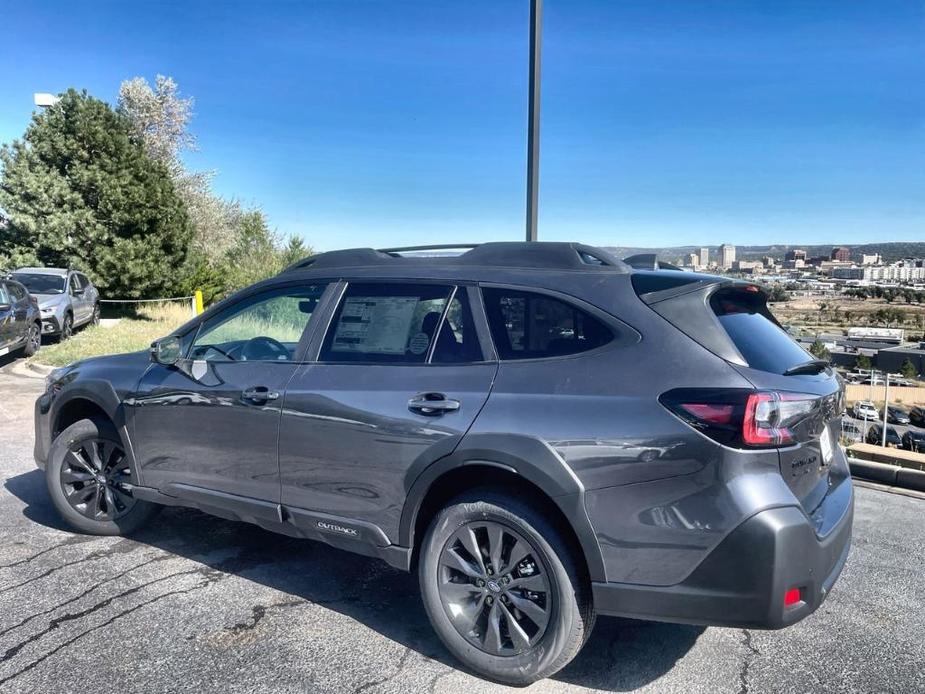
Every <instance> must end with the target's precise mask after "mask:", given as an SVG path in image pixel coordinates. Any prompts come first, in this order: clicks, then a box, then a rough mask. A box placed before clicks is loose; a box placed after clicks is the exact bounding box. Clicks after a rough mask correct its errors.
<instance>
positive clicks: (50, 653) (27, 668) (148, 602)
mask: <svg viewBox="0 0 925 694" xmlns="http://www.w3.org/2000/svg"><path fill="white" fill-rule="evenodd" d="M203 573H204V572H203ZM227 575H228V574H219V576H218V577H211V576H207V575H206V576H204V580H202V581H200V582H199V583H198V584H197V585H195V586H192V587H190V588H183V589H179V590H171V591H168V592H166V593H161V594H160V595H157V596H155V597H153V598H151V599H150V600H146V601H145V602H141V603H138V604H137V605H135V606H134V607H130V608H129V609H127V610H123V611H122V612H119V613H117V614H115V615H113V616H112V617H110V618H109V619H107V620H106V621H105V622H102V623H100V624H97V625H96V626H95V627H92V628H90V629H87V630H86V631H82V632H80V633H79V634H77V635H76V636H73V637H72V638H70V639H68V640H67V641H65V642H64V643H62V644H60V645H58V646H57V647H56V648H53V649H52V650H50V651H48V652H47V653H46V654H44V655H43V656H42V657H40V658H38V659H36V660H34V661H32V662H31V663H29V664H28V665H26V666H25V667H24V668H22V669H21V670H17V671H16V672H14V673H13V674H12V675H8V676H7V677H4V678H3V679H0V686H3V685H4V684H6V683H7V682H9V681H10V680H12V679H15V678H17V677H19V676H20V675H22V674H25V673H26V672H29V671H30V670H32V669H34V668H36V667H38V666H39V665H40V664H41V663H43V662H44V661H46V660H48V659H49V658H50V657H52V656H53V655H55V654H56V653H58V652H59V651H61V650H62V649H64V648H67V647H68V646H70V645H71V644H73V643H74V642H75V641H77V640H78V639H81V638H83V637H84V636H87V635H88V634H92V633H93V632H95V631H99V630H100V629H103V628H105V627H108V626H109V625H110V624H112V623H113V622H115V621H116V620H117V619H120V618H122V617H125V616H126V615H129V614H131V613H133V612H137V611H138V610H140V609H141V608H143V607H147V606H148V605H151V604H153V603H155V602H158V601H159V600H163V599H164V598H169V597H171V596H173V595H186V594H188V593H192V592H193V591H196V590H199V589H201V588H205V587H207V586H209V585H211V584H213V583H215V582H217V581H220V580H222V578H225V577H226V576H227Z"/></svg>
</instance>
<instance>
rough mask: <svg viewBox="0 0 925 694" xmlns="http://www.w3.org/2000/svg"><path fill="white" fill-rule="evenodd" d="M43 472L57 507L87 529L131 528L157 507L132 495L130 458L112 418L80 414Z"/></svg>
mask: <svg viewBox="0 0 925 694" xmlns="http://www.w3.org/2000/svg"><path fill="white" fill-rule="evenodd" d="M45 478H46V482H47V484H48V491H49V493H50V494H51V500H52V503H54V505H55V508H56V509H57V510H58V513H60V514H61V517H62V518H64V520H65V521H67V522H68V524H70V525H71V526H73V527H74V528H76V529H77V530H80V531H82V532H85V533H90V534H93V535H123V534H127V533H131V532H133V531H134V530H137V529H138V528H139V527H141V525H142V524H143V523H145V521H147V520H148V519H149V518H150V517H151V516H152V515H153V514H154V513H155V512H156V511H157V510H158V508H159V507H158V506H157V504H152V503H149V502H146V501H140V500H138V499H135V498H134V497H133V496H132V491H131V489H132V485H131V480H132V478H133V473H132V469H131V462H130V460H129V458H128V456H127V455H126V453H125V449H124V448H123V445H122V441H121V439H120V438H119V434H118V432H117V431H116V430H115V427H113V425H112V424H111V423H110V422H108V421H104V420H98V419H82V420H80V421H78V422H75V423H74V424H72V425H71V426H69V427H68V428H67V429H65V430H64V431H62V432H61V433H60V434H58V436H57V437H56V438H55V440H54V442H53V443H52V445H51V448H50V449H49V452H48V460H47V465H46V466H45Z"/></svg>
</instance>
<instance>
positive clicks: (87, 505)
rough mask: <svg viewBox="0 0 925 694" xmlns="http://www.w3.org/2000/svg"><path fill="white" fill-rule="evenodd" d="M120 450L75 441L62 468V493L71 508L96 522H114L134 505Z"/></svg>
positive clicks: (89, 441)
mask: <svg viewBox="0 0 925 694" xmlns="http://www.w3.org/2000/svg"><path fill="white" fill-rule="evenodd" d="M130 480H131V470H130V469H129V466H128V460H127V458H126V457H125V452H124V451H123V450H122V448H121V447H120V446H119V445H118V444H116V443H115V442H113V441H110V440H107V439H104V438H95V439H85V440H83V441H77V442H75V443H74V445H73V446H72V447H71V448H69V449H68V451H67V453H66V454H65V456H64V460H63V461H62V465H61V489H62V491H63V492H64V498H65V499H66V500H67V502H68V504H70V506H71V508H73V509H74V510H75V511H77V512H78V513H79V514H80V515H82V516H85V517H86V518H89V519H90V520H95V521H114V520H117V519H119V518H121V517H123V516H125V515H126V514H127V513H128V512H129V511H131V510H132V507H133V506H134V505H135V499H134V498H133V497H132V495H131V491H130V489H131V485H130Z"/></svg>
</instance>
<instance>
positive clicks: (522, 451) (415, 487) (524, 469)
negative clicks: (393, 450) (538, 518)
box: [399, 433, 606, 581]
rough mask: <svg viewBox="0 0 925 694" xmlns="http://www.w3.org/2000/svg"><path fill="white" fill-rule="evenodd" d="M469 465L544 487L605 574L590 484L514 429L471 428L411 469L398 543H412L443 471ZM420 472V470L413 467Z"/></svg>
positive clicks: (591, 567) (590, 562)
mask: <svg viewBox="0 0 925 694" xmlns="http://www.w3.org/2000/svg"><path fill="white" fill-rule="evenodd" d="M467 465H488V466H492V467H498V468H501V469H504V470H506V471H508V472H512V473H514V474H516V475H519V476H520V477H522V478H523V479H524V480H526V481H528V482H530V483H531V484H533V485H534V486H536V487H537V488H539V489H540V490H541V491H542V492H543V493H544V494H545V495H546V496H547V497H549V499H550V501H551V502H552V503H554V504H555V505H556V506H557V507H558V508H559V510H560V511H561V512H562V514H563V516H565V518H566V519H567V521H568V522H569V524H570V525H571V528H572V530H573V531H574V533H575V535H576V537H577V538H578V542H579V544H580V546H581V549H582V552H583V554H584V557H585V561H586V563H587V566H588V572H589V574H590V577H591V580H592V581H604V580H606V577H605V574H604V561H603V558H602V556H601V551H600V548H599V547H598V544H597V539H596V538H595V536H594V531H593V529H592V527H591V522H590V521H589V520H588V513H587V511H586V510H585V503H584V494H585V490H584V487H583V486H582V484H581V481H580V480H579V479H578V477H576V476H575V473H574V472H573V471H572V470H571V469H570V468H569V467H568V466H567V465H566V463H565V461H563V460H562V458H561V457H560V456H559V455H558V454H557V453H556V452H555V450H553V449H552V448H551V447H550V446H549V445H548V444H547V443H545V442H544V441H542V440H540V439H538V438H534V437H529V436H522V435H512V434H493V433H486V434H467V435H466V436H465V437H464V438H463V440H462V441H461V442H460V444H459V445H458V446H457V447H456V449H455V450H454V451H453V452H452V453H450V454H448V455H446V456H445V457H443V458H441V459H439V460H437V461H436V462H434V463H432V464H430V465H428V466H427V467H426V468H424V469H423V470H420V469H417V468H412V470H410V471H409V478H410V480H409V481H410V484H408V483H407V482H406V488H408V494H407V497H406V501H405V505H404V508H403V510H402V515H401V521H400V526H399V544H400V545H402V546H404V547H412V546H413V543H414V542H415V541H416V540H417V539H418V538H415V537H414V528H415V524H416V521H417V516H418V512H419V511H420V509H421V506H422V504H423V502H424V500H425V498H426V497H427V493H428V491H429V490H430V488H431V486H432V485H433V484H434V482H436V481H437V480H438V479H439V478H440V477H441V476H442V475H444V474H445V473H447V472H449V471H450V470H454V469H456V468H459V467H463V466H467ZM415 472H417V474H416V475H415V476H412V474H413V473H415Z"/></svg>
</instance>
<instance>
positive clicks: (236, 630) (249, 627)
mask: <svg viewBox="0 0 925 694" xmlns="http://www.w3.org/2000/svg"><path fill="white" fill-rule="evenodd" d="M308 603H309V601H308V600H286V601H284V602H274V603H271V604H270V605H254V606H253V607H252V608H251V612H252V614H251V618H250V620H249V621H246V622H238V623H237V624H235V625H233V626H230V627H228V628H227V629H226V631H229V632H231V633H232V634H240V633H241V632H245V631H253V630H254V629H256V628H257V625H258V624H259V623H260V621H261V620H262V619H263V618H264V617H266V615H267V611H269V610H273V609H276V608H282V609H285V608H287V607H295V606H296V605H306V604H308Z"/></svg>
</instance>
